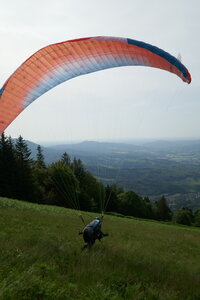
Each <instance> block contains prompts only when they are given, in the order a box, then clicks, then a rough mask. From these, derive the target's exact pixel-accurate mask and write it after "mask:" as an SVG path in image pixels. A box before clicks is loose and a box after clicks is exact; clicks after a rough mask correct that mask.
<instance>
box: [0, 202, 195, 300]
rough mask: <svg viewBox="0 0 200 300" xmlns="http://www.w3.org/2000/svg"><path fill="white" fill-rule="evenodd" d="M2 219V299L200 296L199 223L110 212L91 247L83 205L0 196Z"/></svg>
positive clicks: (0, 218) (90, 215)
mask: <svg viewBox="0 0 200 300" xmlns="http://www.w3.org/2000/svg"><path fill="white" fill-rule="evenodd" d="M83 217H84V220H85V222H88V221H90V220H91V219H92V217H94V214H89V213H88V214H87V213H85V214H84V215H83ZM0 220H1V221H0V230H1V232H0V242H1V247H0V252H1V253H0V257H1V268H0V299H32V300H33V299H83V300H86V299H101V300H104V299H109V300H114V299H115V300H120V299H136V300H137V299H163V300H167V299H169V300H173V299H200V285H199V276H200V259H199V249H200V239H199V235H200V231H199V230H198V228H194V229H193V228H188V227H187V228H186V227H180V226H174V225H168V224H161V223H158V222H152V221H144V220H137V219H128V218H119V217H112V216H106V217H105V220H104V223H103V229H104V231H105V232H109V234H110V236H109V237H108V238H105V239H104V240H102V242H101V243H99V242H97V243H96V244H95V246H94V248H93V249H92V251H91V252H89V253H88V252H82V251H81V250H80V249H81V247H82V245H83V241H82V237H81V236H79V235H78V231H79V230H80V229H82V227H83V224H82V222H81V219H80V218H79V217H78V215H77V213H76V212H75V211H72V210H68V209H64V208H60V207H51V206H44V205H43V206H40V205H36V204H30V203H26V202H22V201H17V200H11V199H5V198H0Z"/></svg>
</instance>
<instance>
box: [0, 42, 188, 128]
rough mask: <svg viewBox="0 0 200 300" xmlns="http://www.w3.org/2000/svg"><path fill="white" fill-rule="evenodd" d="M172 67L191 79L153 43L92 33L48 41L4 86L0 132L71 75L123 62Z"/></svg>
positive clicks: (178, 64) (185, 80)
mask: <svg viewBox="0 0 200 300" xmlns="http://www.w3.org/2000/svg"><path fill="white" fill-rule="evenodd" d="M131 65H132V66H134V65H139V66H148V67H154V68H159V69H162V70H166V71H169V72H171V73H174V74H176V75H177V76H179V77H180V78H181V79H182V80H183V81H184V82H187V83H190V82H191V76H190V73H189V72H188V70H187V68H186V67H185V66H184V65H183V64H182V63H181V62H180V61H179V60H178V59H176V58H175V57H174V56H172V55H171V54H169V53H167V52H165V51H164V50H162V49H160V48H158V47H155V46H153V45H150V44H147V43H144V42H140V41H136V40H132V39H128V38H118V37H104V36H98V37H90V38H82V39H76V40H70V41H66V42H62V43H56V44H52V45H48V46H46V47H44V48H42V49H40V50H39V51H37V52H36V53H34V54H33V55H32V56H31V57H29V58H28V59H27V60H26V61H25V62H24V63H23V64H22V65H21V66H20V67H19V68H18V69H17V70H16V71H15V72H14V73H13V74H12V75H11V76H10V77H9V78H8V80H7V81H6V82H5V84H4V85H3V87H2V88H1V89H0V133H2V132H3V131H4V130H5V129H6V128H7V127H8V125H9V124H10V123H11V122H12V121H13V120H14V119H15V118H16V117H17V116H18V115H19V114H20V113H21V112H22V111H23V110H24V109H25V108H26V107H27V106H28V105H30V104H31V103H32V102H33V101H34V100H36V99H37V98H38V97H40V96H41V95H42V94H44V93H46V92H47V91H48V90H50V89H52V88H53V87H55V86H57V85H58V84H60V83H62V82H64V81H67V80H69V79H71V78H74V77H77V76H80V75H83V74H87V73H91V72H96V71H99V70H103V69H108V68H114V67H120V66H131Z"/></svg>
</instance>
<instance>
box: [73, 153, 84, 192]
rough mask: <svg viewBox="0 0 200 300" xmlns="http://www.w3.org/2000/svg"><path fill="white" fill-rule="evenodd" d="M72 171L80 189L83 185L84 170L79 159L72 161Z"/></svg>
mask: <svg viewBox="0 0 200 300" xmlns="http://www.w3.org/2000/svg"><path fill="white" fill-rule="evenodd" d="M72 166H73V171H74V174H75V176H76V178H77V180H78V181H79V184H80V187H81V186H82V184H83V180H84V176H85V168H84V166H83V163H82V161H81V160H80V159H76V157H75V158H74V160H73V165H72Z"/></svg>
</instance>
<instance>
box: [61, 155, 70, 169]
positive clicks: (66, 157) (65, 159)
mask: <svg viewBox="0 0 200 300" xmlns="http://www.w3.org/2000/svg"><path fill="white" fill-rule="evenodd" d="M61 161H62V162H63V163H64V164H65V165H67V166H69V165H70V164H71V159H70V156H69V155H68V154H67V152H64V153H63V155H62V157H61Z"/></svg>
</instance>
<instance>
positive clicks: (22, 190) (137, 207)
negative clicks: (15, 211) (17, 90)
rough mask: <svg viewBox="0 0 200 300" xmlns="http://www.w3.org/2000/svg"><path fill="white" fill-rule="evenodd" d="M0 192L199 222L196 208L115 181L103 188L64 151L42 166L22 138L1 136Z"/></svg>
mask: <svg viewBox="0 0 200 300" xmlns="http://www.w3.org/2000/svg"><path fill="white" fill-rule="evenodd" d="M0 196H1V197H8V198H13V199H19V200H24V201H29V202H35V203H38V204H48V205H57V206H63V207H67V208H73V209H79V210H84V211H92V212H102V211H106V212H107V213H112V214H115V215H120V216H124V215H125V216H132V217H138V218H146V219H155V220H159V221H171V220H174V221H175V222H177V223H180V224H184V225H193V224H194V225H196V226H200V209H199V210H197V211H196V212H194V213H193V212H192V210H190V209H188V208H182V209H180V210H178V211H176V212H172V211H171V210H170V208H169V207H168V205H167V201H166V199H165V197H164V196H163V197H161V198H160V200H158V201H156V202H154V203H151V202H150V200H149V198H148V197H141V196H140V195H138V194H136V193H135V192H134V191H132V190H129V191H125V190H124V188H123V187H119V186H117V185H114V184H113V185H107V186H104V185H103V184H102V183H101V182H99V181H98V180H97V179H96V178H95V177H94V176H93V175H92V174H91V173H90V172H89V171H87V170H86V168H85V166H84V164H83V163H82V161H81V160H80V159H77V158H76V157H74V158H73V159H72V160H71V157H70V156H69V155H68V154H67V153H66V152H65V153H63V155H62V157H61V158H60V160H59V161H57V162H55V163H52V164H50V165H46V163H45V158H44V155H43V151H42V147H41V146H40V145H38V147H37V155H36V159H33V158H32V157H31V151H30V149H29V148H28V146H27V144H26V141H25V140H24V139H23V138H22V137H21V136H19V138H18V139H17V140H15V141H13V140H12V139H11V137H7V136H5V135H4V134H2V135H1V137H0Z"/></svg>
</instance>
